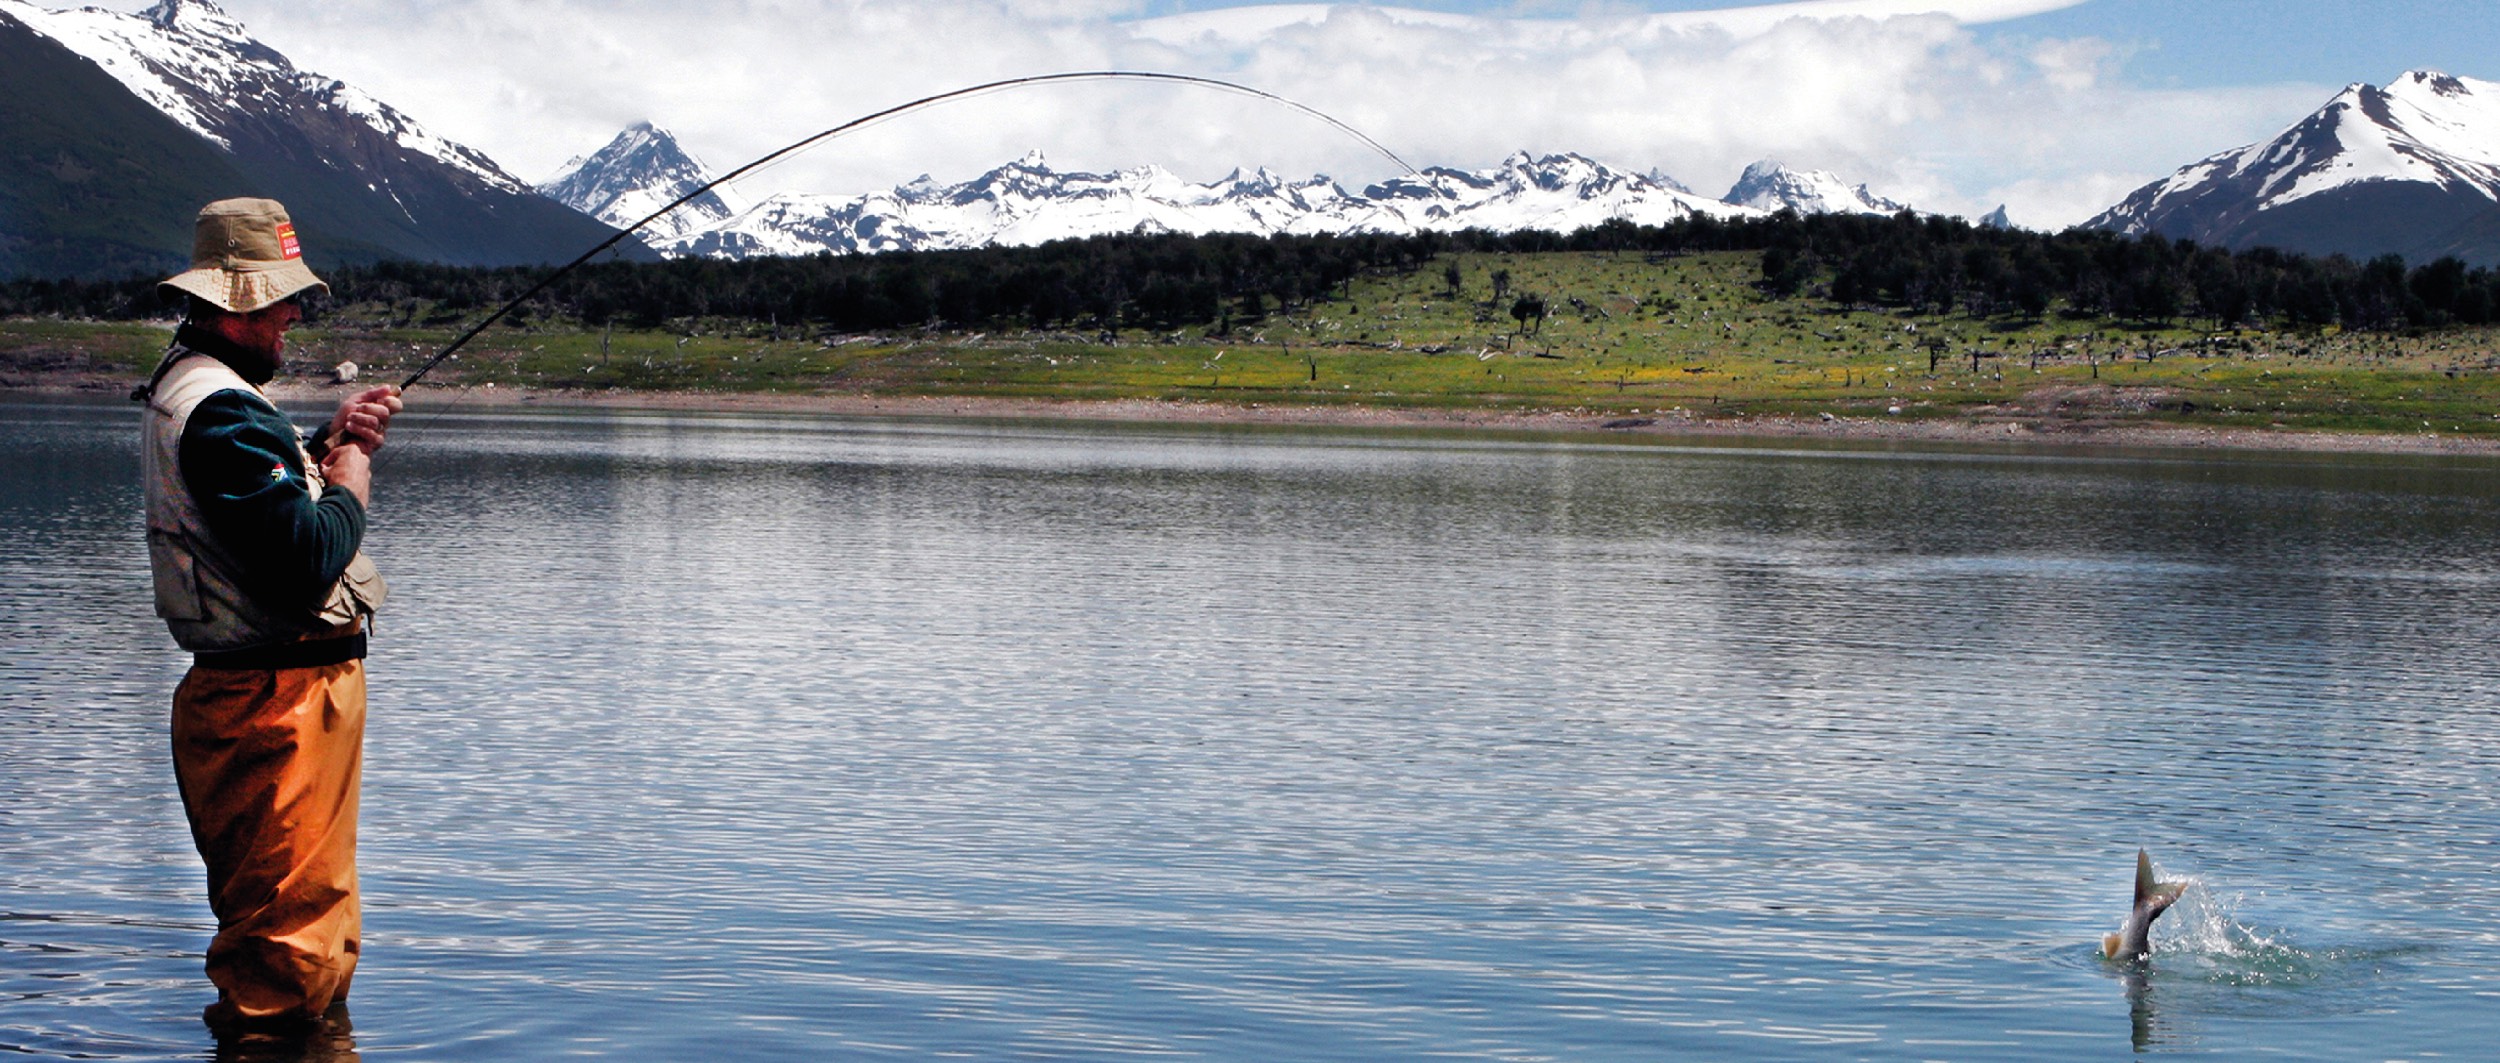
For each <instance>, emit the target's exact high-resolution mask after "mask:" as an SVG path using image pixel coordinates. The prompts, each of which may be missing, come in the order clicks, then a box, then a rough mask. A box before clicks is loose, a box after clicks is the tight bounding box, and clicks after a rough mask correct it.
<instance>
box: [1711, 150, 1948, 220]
mask: <svg viewBox="0 0 2500 1063" xmlns="http://www.w3.org/2000/svg"><path fill="white" fill-rule="evenodd" d="M1722 200H1723V201H1724V202H1728V203H1733V204H1735V205H1737V206H1740V207H1751V208H1753V209H1755V210H1760V211H1767V212H1776V211H1779V210H1781V209H1783V208H1784V209H1789V210H1794V211H1796V212H1797V213H1799V214H1886V215H1889V214H1898V213H1900V212H1902V211H1904V210H1908V209H1909V208H1908V207H1907V206H1906V205H1904V204H1900V203H1896V202H1893V201H1892V200H1889V199H1885V198H1884V197H1882V196H1879V195H1876V194H1875V193H1873V192H1871V191H1869V190H1868V189H1867V187H1866V186H1865V185H1858V186H1855V187H1851V186H1850V185H1849V183H1848V182H1846V181H1843V180H1841V179H1840V178H1838V177H1836V176H1833V174H1832V173H1831V171H1829V170H1792V169H1789V168H1788V167H1786V166H1783V165H1781V164H1780V163H1779V162H1778V160H1775V159H1764V160H1762V161H1761V162H1757V163H1755V164H1753V165H1751V166H1748V167H1745V174H1744V176H1742V177H1739V178H1737V179H1736V185H1735V187H1733V188H1730V189H1728V190H1727V195H1726V196H1724V197H1722Z"/></svg>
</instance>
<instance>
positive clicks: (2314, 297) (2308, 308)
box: [0, 211, 2500, 331]
mask: <svg viewBox="0 0 2500 1063" xmlns="http://www.w3.org/2000/svg"><path fill="white" fill-rule="evenodd" d="M1549 251H1610V252H1638V253H1643V254H1648V255H1653V256H1672V255H1680V254H1690V253H1696V252H1706V251H1759V252H1761V253H1762V277H1761V280H1760V287H1761V288H1762V289H1763V290H1764V291H1765V292H1766V293H1767V294H1770V295H1772V296H1775V297H1781V298H1800V297H1817V298H1823V299H1828V300H1830V301H1832V302H1836V303H1839V304H1842V305H1846V306H1852V307H1880V308H1888V309H1893V310H1899V311H1907V312H1914V313H1932V314H1951V313H1956V312H1959V313H1966V314H1970V315H1973V316H1981V317H1989V316H1999V315H2020V316H2026V317H2033V318H2037V317H2040V316H2043V315H2046V314H2048V313H2050V312H2052V311H2057V312H2063V313H2069V314H2074V315H2081V316H2093V317H2109V318H2116V319H2120V320H2126V321H2135V322H2143V323H2174V322H2178V321H2181V320H2194V321H2201V322H2203V323H2206V324H2209V325H2211V326H2214V327H2234V326H2249V325H2283V326H2291V327H2318V326H2326V325H2340V326H2343V327H2345V328H2352V329H2369V330H2391V329H2399V328H2408V327H2431V328H2435V327H2441V326H2446V325H2451V324H2467V325H2482V324H2489V323H2492V322H2493V321H2494V320H2495V318H2500V274H2496V273H2495V272H2494V271H2493V270H2492V269H2490V268H2489V267H2468V266H2467V265H2466V264H2465V263H2464V262H2462V261H2460V260H2458V259H2455V258H2442V259H2439V260H2437V261H2434V262H2430V263H2427V264H2423V265H2419V266H2409V265H2407V264H2406V262H2405V261H2404V260H2403V259H2402V258H2401V257H2398V256H2394V255H2388V256H2383V257H2380V258H2375V259H2371V260H2369V261H2367V262H2355V261H2353V260H2351V259H2348V258H2344V257H2342V256H2329V257H2323V258H2321V257H2312V256H2308V255H2300V254H2293V253H2289V252H2283V251H2277V250H2273V249H2268V248H2257V249H2251V250H2239V251H2234V250H2228V249H2223V248H2217V247H2205V246H2200V245H2198V244H2195V243H2192V242H2189V241H2183V240H2170V239H2167V238H2164V237H2161V236H2158V235H2154V236H2144V237H2124V236H2119V235H2116V234H2114V233H2108V232H2100V231H2091V230H2081V229H2070V230H2067V231H2065V232H2061V233H2038V232H2029V231H2024V230H2011V229H1991V228H1985V227H1980V226H1974V225H1971V224H1970V223H1968V222H1965V221H1963V220H1961V219H1958V218H1945V217H1934V216H1923V215H1918V214H1914V213H1911V212H1907V211H1904V212H1902V213H1900V214H1896V215H1892V216H1889V217H1883V216H1865V215H1808V216H1800V215H1797V214H1793V213H1788V212H1782V213H1780V214H1776V215H1772V216H1770V217H1763V218H1742V219H1733V220H1721V219H1714V218H1706V217H1690V218H1685V219H1682V220H1679V221H1676V222H1672V223H1669V224H1665V225H1648V226H1644V225H1633V224H1631V223H1628V222H1623V221H1611V222H1607V223H1605V224H1603V225H1599V226H1595V227H1593V228H1588V229H1583V230H1580V231H1578V232H1573V233H1550V232H1514V233H1492V232H1483V231H1474V230H1471V231H1467V232H1459V233H1418V234H1406V235H1390V234H1351V235H1311V236H1273V237H1263V236H1246V235H1237V234H1214V235H1206V236H1188V235H1178V234H1126V235H1115V236H1101V237H1093V238H1090V239H1082V240H1061V241H1054V242H1052V243H1048V244H1043V245H1040V246H1036V247H991V248H982V249H978V250H963V251H922V252H903V253H888V254H879V255H830V254H820V255H813V256H804V257H787V258H756V259H747V260H743V261H727V260H717V259H680V260H676V261H670V262H659V263H628V262H603V263H594V264H591V265H588V266H585V267H583V268H582V269H580V270H578V271H576V272H574V273H573V274H572V275H570V276H567V277H566V278H564V279H563V280H561V281H559V282H558V283H557V284H556V285H554V286H553V287H551V288H550V289H548V291H547V292H545V293H542V294H541V295H540V296H538V297H537V298H535V299H533V300H532V301H531V303H530V305H528V306H526V307H524V308H522V310H521V312H520V313H519V314H518V315H516V316H517V317H519V318H520V319H521V320H522V321H523V322H527V321H530V320H541V319H549V318H553V319H562V320H568V321H572V322H578V323H581V324H586V325H591V326H617V327H625V328H656V327H661V326H662V325H664V324H665V323H667V322H670V321H672V320H680V319H723V318H726V319H744V320H749V321H753V322H757V323H764V322H771V323H773V324H775V325H777V326H787V327H790V328H793V329H810V328H814V329H824V330H831V331H876V330H892V329H906V328H922V327H946V328H1034V329H1087V330H1092V329H1123V328H1149V329H1164V330H1169V329H1179V328H1184V327H1209V328H1215V329H1219V330H1226V329H1229V328H1230V327H1231V326H1233V325H1235V324H1239V323H1249V322H1255V321H1258V320H1260V319H1262V318H1264V317H1265V316H1266V315H1268V314H1270V313H1274V312H1278V311H1287V312H1290V311H1293V310H1297V309H1299V308H1301V307H1304V306H1307V305H1309V304H1310V303H1313V302H1316V301H1325V300H1328V299H1332V298H1337V297H1341V296H1342V295H1343V294H1344V293H1345V292H1346V290H1347V287H1348V285H1349V284H1350V283H1351V282H1352V280H1353V279H1354V278H1356V277H1358V276H1362V275H1364V274H1365V273H1367V272H1380V271H1394V272H1402V273H1412V272H1414V271H1417V270H1420V269H1424V268H1426V267H1428V266H1429V265H1431V264H1433V263H1435V262H1437V261H1441V262H1444V268H1445V269H1446V268H1447V265H1448V264H1447V263H1446V261H1444V260H1445V259H1446V258H1447V256H1451V255H1456V254H1501V253H1512V254H1518V253H1532V252H1549ZM327 276H328V278H329V281H330V284H331V288H332V300H331V304H332V305H333V306H334V307H337V308H353V309H355V310H356V311H357V312H358V313H359V314H360V315H363V316H365V317H368V318H369V317H371V316H373V315H377V314H378V315H380V316H382V317H383V318H385V319H393V320H394V323H398V324H443V323H450V319H452V318H455V317H473V316H474V315H478V314H483V313H485V312H486V311H488V310H490V309H492V308H494V307H497V306H500V305H502V304H503V303H504V302H505V301H507V300H509V299H511V298H513V297H514V296H516V295H518V294H520V293H521V292H523V291H525V290H527V289H528V288H529V286H530V285H532V284H535V283H536V282H537V281H538V280H539V279H540V278H542V277H544V276H546V270H545V269H544V268H513V267H506V268H476V267H453V266H438V265H430V264H424V263H415V262H382V263H378V264H374V265H369V266H359V267H351V268H344V269H335V270H331V271H329V272H328V274H327ZM156 281H157V278H155V277H152V276H149V277H132V278H128V279H125V280H122V281H94V282H89V281H74V280H40V279H20V280H15V281H10V282H7V283H6V284H0V315H5V316H59V317H75V318H92V319H106V320H134V319H144V318H152V317H162V316H165V315H166V314H167V313H168V312H169V310H168V308H167V307H165V306H164V305H163V304H162V303H160V302H159V300H158V298H157V295H156V293H155V288H156ZM1496 301H1497V302H1498V301H1499V296H1498V295H1497V296H1496ZM394 315H397V316H396V318H395V319H394Z"/></svg>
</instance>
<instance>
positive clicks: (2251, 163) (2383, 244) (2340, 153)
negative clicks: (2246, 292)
mask: <svg viewBox="0 0 2500 1063" xmlns="http://www.w3.org/2000/svg"><path fill="white" fill-rule="evenodd" d="M2495 202H2500V84H2494V83H2492V82H2487V81H2476V80H2474V79H2471V78H2462V77H2454V76H2451V75H2448V74H2444V73H2441V72H2439V71H2435V70H2413V71H2407V72H2406V73H2405V74H2404V75H2403V76H2401V77H2398V78H2397V79H2396V80H2395V81H2393V82H2391V83H2389V84H2388V86H2387V87H2386V88H2384V89H2382V88H2379V87H2378V86H2375V85H2370V84H2367V83H2362V82H2355V83H2353V84H2352V85H2349V86H2347V87H2345V88H2344V90H2343V91H2341V92H2338V93H2336V94H2335V97H2334V98H2333V99H2331V100H2329V101H2327V102H2326V103H2325V104H2324V105H2323V106H2321V107H2319V108H2318V109H2317V110H2316V111H2314V112H2312V113H2311V114H2309V115H2308V116H2307V117H2305V118H2303V119H2301V120H2300V121H2299V122H2297V123H2294V124H2293V125H2292V126H2291V127H2290V128H2288V129H2286V130H2284V131H2283V132H2282V133H2281V134H2279V135H2277V136H2276V137H2275V138H2274V139H2272V140H2270V141H2266V142H2263V143H2259V144H2252V145H2249V146H2247V147H2243V148H2237V149H2234V150H2231V151H2226V152H2223V153H2221V154H2218V155H2214V156H2211V157H2209V158H2206V159H2203V160H2201V161H2198V162H2195V163H2192V164H2189V165H2187V166H2184V167H2181V168H2180V169H2179V170H2178V171H2177V172H2176V173H2174V174H2172V175H2171V176H2170V177H2168V178H2165V179H2163V180H2160V181H2155V182H2153V183H2152V184H2149V185H2146V186H2144V187H2143V188H2140V189H2137V190H2136V191H2135V192H2134V193H2133V194H2132V195H2129V196H2128V197H2127V198H2126V199H2125V200H2124V201H2122V202H2120V203H2119V204H2118V205H2117V206H2114V207H2111V208H2110V209H2109V210H2107V211H2104V212H2102V213H2101V214H2100V215H2099V216H2097V217H2095V218H2093V219H2092V220H2090V221H2088V222H2085V223H2084V224H2085V225H2086V226H2088V227H2092V228H2103V229H2111V230H2115V231H2117V232H2120V233H2124V234H2127V235H2141V234H2143V233H2148V232H2158V233H2161V234H2163V235H2165V236H2170V237H2174V238H2185V239H2193V240H2197V241H2199V242H2201V243H2209V244H2215V245H2219V246H2225V247H2247V246H2254V245H2258V244H2264V245H2268V246H2274V247H2282V248H2286V249H2290V250H2297V251H2307V252H2312V253H2317V254H2327V253H2342V254H2350V255H2353V256H2355V257H2369V256H2372V255H2377V254H2384V253H2388V252H2394V253H2397V254H2403V255H2406V256H2408V257H2422V256H2430V257H2436V256H2437V255H2441V254H2451V253H2460V254H2462V255H2464V256H2465V257H2469V258H2473V259H2475V260H2477V261H2481V262H2490V261H2494V260H2500V247H2492V246H2489V245H2488V241H2487V240H2485V241H2484V242H2483V243H2482V244H2477V243H2476V242H2475V240H2474V239H2473V238H2472V237H2471V236H2470V235H2467V231H2468V230H2469V229H2471V228H2472V227H2473V226H2474V225H2475V224H2478V223H2477V222H2476V221H2475V219H2476V218H2479V217H2481V216H2484V215H2486V214H2488V213H2489V212H2491V211H2492V210H2493V204H2494V203H2495Z"/></svg>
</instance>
